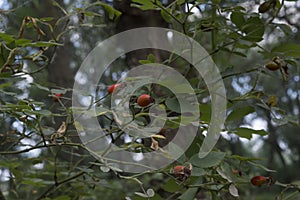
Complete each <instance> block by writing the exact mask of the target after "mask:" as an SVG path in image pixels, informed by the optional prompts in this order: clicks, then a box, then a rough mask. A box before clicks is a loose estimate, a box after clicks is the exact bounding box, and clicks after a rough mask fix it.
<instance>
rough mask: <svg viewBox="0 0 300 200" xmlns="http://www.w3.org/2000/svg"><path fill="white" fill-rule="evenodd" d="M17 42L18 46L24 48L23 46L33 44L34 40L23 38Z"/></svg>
mask: <svg viewBox="0 0 300 200" xmlns="http://www.w3.org/2000/svg"><path fill="white" fill-rule="evenodd" d="M15 42H16V45H18V46H23V45H26V44H29V43H32V40H29V39H24V38H21V39H17V40H16V41H15Z"/></svg>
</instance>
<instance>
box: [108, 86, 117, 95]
mask: <svg viewBox="0 0 300 200" xmlns="http://www.w3.org/2000/svg"><path fill="white" fill-rule="evenodd" d="M118 86H119V84H113V85H111V86H109V87H108V89H107V91H108V93H109V94H111V93H113V92H114V91H115V89H116V88H117V87H118Z"/></svg>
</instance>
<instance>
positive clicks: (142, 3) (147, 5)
mask: <svg viewBox="0 0 300 200" xmlns="http://www.w3.org/2000/svg"><path fill="white" fill-rule="evenodd" d="M132 2H133V3H132V4H131V6H133V7H137V8H139V9H141V10H155V9H157V6H156V5H155V4H154V3H153V2H152V0H132Z"/></svg>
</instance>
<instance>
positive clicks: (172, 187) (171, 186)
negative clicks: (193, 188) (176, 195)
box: [163, 179, 182, 192]
mask: <svg viewBox="0 0 300 200" xmlns="http://www.w3.org/2000/svg"><path fill="white" fill-rule="evenodd" d="M181 188H182V186H181V185H179V184H178V183H176V181H175V180H174V179H169V180H168V181H167V182H166V183H165V185H164V186H163V189H164V190H165V191H167V192H177V191H179V190H180V189H181Z"/></svg>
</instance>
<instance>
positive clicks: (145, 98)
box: [137, 94, 154, 107]
mask: <svg viewBox="0 0 300 200" xmlns="http://www.w3.org/2000/svg"><path fill="white" fill-rule="evenodd" d="M153 102H154V99H153V98H152V97H151V96H150V95H148V94H142V95H141V96H139V98H138V99H137V103H138V105H139V106H141V107H146V106H148V105H149V104H150V103H153Z"/></svg>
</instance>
